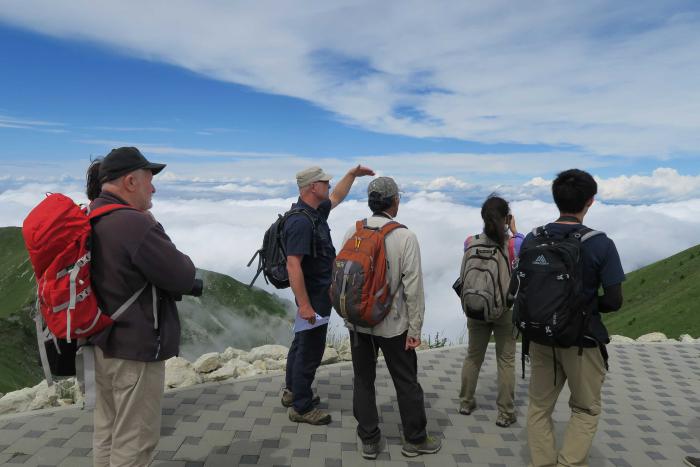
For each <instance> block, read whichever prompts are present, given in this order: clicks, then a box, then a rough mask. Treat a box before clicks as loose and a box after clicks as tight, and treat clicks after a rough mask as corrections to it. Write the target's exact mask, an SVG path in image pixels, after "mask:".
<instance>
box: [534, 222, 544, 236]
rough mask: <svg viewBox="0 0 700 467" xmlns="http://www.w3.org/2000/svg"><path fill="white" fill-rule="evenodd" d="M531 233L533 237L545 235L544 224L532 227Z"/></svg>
mask: <svg viewBox="0 0 700 467" xmlns="http://www.w3.org/2000/svg"><path fill="white" fill-rule="evenodd" d="M532 235H533V236H534V237H542V236H546V235H547V229H546V228H545V226H544V225H541V226H539V227H535V228H534V229H532Z"/></svg>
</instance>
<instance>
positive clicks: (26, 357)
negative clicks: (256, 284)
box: [0, 227, 290, 393]
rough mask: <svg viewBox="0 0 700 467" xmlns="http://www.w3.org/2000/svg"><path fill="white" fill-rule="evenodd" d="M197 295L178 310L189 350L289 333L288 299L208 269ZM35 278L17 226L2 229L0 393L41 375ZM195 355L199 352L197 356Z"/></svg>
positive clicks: (259, 340) (256, 342)
mask: <svg viewBox="0 0 700 467" xmlns="http://www.w3.org/2000/svg"><path fill="white" fill-rule="evenodd" d="M197 274H198V275H199V276H200V277H202V278H203V279H204V281H205V290H204V295H203V296H202V297H201V298H193V297H185V298H184V300H183V301H182V302H181V303H180V304H179V305H178V307H179V308H180V310H181V313H180V318H181V324H182V334H183V339H182V340H183V346H189V348H190V349H191V352H190V355H189V356H190V357H192V355H193V354H192V352H195V351H198V352H202V353H204V352H210V351H213V350H219V351H220V350H223V348H221V349H219V348H218V347H221V346H224V347H225V346H226V345H233V346H236V347H239V348H246V347H247V348H250V347H253V346H255V345H261V344H263V343H272V342H273V341H275V340H278V339H279V336H280V335H281V331H285V333H287V334H288V330H289V319H290V318H289V308H290V304H289V302H287V301H285V300H281V299H280V298H278V297H277V296H275V295H272V294H270V293H267V292H265V291H263V290H260V289H255V288H253V289H249V288H248V287H247V286H245V285H244V284H242V283H240V282H238V281H237V280H235V279H233V278H231V277H229V276H226V275H223V274H218V273H215V272H211V271H206V270H200V271H198V273H197ZM34 301H35V281H34V273H33V271H32V268H31V264H30V263H29V261H28V256H27V252H26V250H25V248H24V241H23V239H22V233H21V230H20V229H19V228H18V227H4V228H0V355H1V356H2V358H0V393H6V392H9V391H12V390H15V389H18V388H22V387H26V386H32V385H34V384H36V383H37V382H39V381H41V379H42V378H43V373H42V370H41V367H40V366H39V364H38V350H37V347H36V333H35V330H34V322H33V321H32V319H31V317H30V314H31V312H32V308H33V306H34ZM195 356H198V354H197V355H195Z"/></svg>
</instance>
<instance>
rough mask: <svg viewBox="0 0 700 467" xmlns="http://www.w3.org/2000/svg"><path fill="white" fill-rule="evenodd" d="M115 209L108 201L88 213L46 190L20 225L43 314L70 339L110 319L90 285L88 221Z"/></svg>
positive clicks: (119, 206) (93, 330) (97, 328)
mask: <svg viewBox="0 0 700 467" xmlns="http://www.w3.org/2000/svg"><path fill="white" fill-rule="evenodd" d="M117 209H134V208H131V207H129V206H125V205H122V204H109V205H106V206H102V207H100V208H97V209H95V210H94V211H92V212H90V213H88V211H87V209H81V207H80V206H78V205H77V204H75V203H74V202H73V200H71V199H70V198H68V197H67V196H64V195H62V194H60V193H56V194H50V195H48V196H47V197H46V199H44V200H43V201H42V202H41V203H39V204H38V205H37V206H36V207H35V208H34V209H32V211H31V212H30V213H29V215H28V216H27V218H26V219H25V220H24V223H23V225H22V235H23V236H24V243H25V245H26V247H27V251H28V252H29V260H30V261H31V263H32V266H33V267H34V275H35V277H36V283H37V302H38V307H39V309H40V311H41V317H42V318H43V319H44V321H45V322H46V325H47V327H48V329H49V331H51V333H52V334H53V335H54V336H55V337H56V338H58V339H65V340H66V341H67V342H71V340H72V339H79V338H85V337H88V336H91V335H93V334H95V333H97V332H99V331H101V330H103V329H104V328H106V327H107V326H109V325H110V324H112V322H113V321H112V318H110V317H109V316H107V315H106V314H104V313H102V311H101V310H100V309H99V308H98V306H97V298H96V297H95V293H94V290H93V289H92V287H91V284H90V232H91V231H92V228H91V225H90V221H91V220H92V219H95V218H97V217H99V216H102V215H104V214H107V213H109V212H112V211H115V210H117Z"/></svg>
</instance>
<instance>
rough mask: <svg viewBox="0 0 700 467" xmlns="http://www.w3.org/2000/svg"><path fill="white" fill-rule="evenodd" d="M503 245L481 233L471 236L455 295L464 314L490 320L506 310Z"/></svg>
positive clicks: (508, 268)
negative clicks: (460, 303) (457, 290)
mask: <svg viewBox="0 0 700 467" xmlns="http://www.w3.org/2000/svg"><path fill="white" fill-rule="evenodd" d="M506 248H507V247H506V246H505V245H503V246H499V245H497V244H496V243H495V242H494V241H492V240H491V239H490V238H488V237H487V236H486V235H484V234H480V235H474V236H473V237H471V239H470V241H469V247H468V248H467V250H466V251H465V252H464V256H463V257H462V267H461V269H460V274H459V277H460V279H459V282H461V290H460V291H459V296H460V299H461V301H462V310H464V313H465V314H466V315H467V317H469V318H473V319H478V320H482V321H488V322H493V321H496V320H497V319H498V318H500V317H501V316H502V315H503V313H504V312H505V311H506V310H507V309H508V306H509V305H508V303H507V293H508V286H509V285H510V273H511V261H510V260H509V259H508V254H507V253H506V251H505V250H506Z"/></svg>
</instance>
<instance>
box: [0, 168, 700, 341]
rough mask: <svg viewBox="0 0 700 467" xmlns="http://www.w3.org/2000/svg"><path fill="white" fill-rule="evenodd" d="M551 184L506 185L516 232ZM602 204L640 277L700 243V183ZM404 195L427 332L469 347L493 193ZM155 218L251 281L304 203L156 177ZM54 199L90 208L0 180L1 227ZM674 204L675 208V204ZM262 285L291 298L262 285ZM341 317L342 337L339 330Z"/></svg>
mask: <svg viewBox="0 0 700 467" xmlns="http://www.w3.org/2000/svg"><path fill="white" fill-rule="evenodd" d="M367 181H368V180H367V179H362V180H359V181H358V183H357V184H356V186H355V187H354V188H353V191H352V192H351V195H350V196H349V197H348V199H347V200H346V201H345V202H343V203H342V204H341V205H339V206H338V207H337V208H336V209H335V210H334V211H332V213H331V216H330V219H329V224H330V227H331V230H332V236H333V241H334V244H335V246H336V249H338V250H339V249H340V248H341V240H342V238H343V236H344V234H345V232H346V231H347V230H348V228H350V227H351V226H352V225H354V222H355V220H357V219H360V218H362V217H366V216H367V215H368V214H369V211H368V209H367V206H366V201H365V197H363V196H362V195H363V192H364V190H365V187H366V183H367ZM549 183H550V182H549V181H546V180H543V179H533V180H531V181H529V182H527V183H524V184H522V185H519V186H515V185H514V186H501V187H498V188H499V192H500V193H501V194H503V195H504V196H506V197H507V198H508V199H510V200H512V201H511V208H512V211H513V213H514V215H515V216H516V219H517V226H518V230H520V231H522V232H528V231H530V230H531V229H532V228H534V227H536V226H538V225H541V224H544V223H546V222H548V221H551V220H553V219H555V218H556V216H557V210H556V207H555V206H554V204H553V203H551V201H550V200H549ZM599 185H600V189H599V191H600V196H599V198H600V200H598V201H597V202H596V203H595V204H594V205H593V207H592V209H591V210H590V213H589V215H588V217H587V218H586V224H588V225H589V226H591V227H593V228H596V229H599V230H603V231H605V232H606V233H607V234H608V236H609V237H610V238H612V239H613V240H614V241H615V244H616V245H617V248H618V250H619V252H620V257H621V259H622V263H623V266H624V269H625V271H627V272H629V271H633V270H635V269H638V268H640V267H643V266H645V265H647V264H650V263H652V262H654V261H657V260H659V259H662V258H665V257H667V256H669V255H672V254H674V253H677V252H679V251H682V250H684V249H686V248H689V247H691V246H693V245H696V244H698V232H699V231H700V195H698V188H699V187H700V182H699V180H698V177H686V176H681V175H678V174H677V173H676V172H675V171H673V170H669V169H658V170H656V171H655V172H653V174H652V175H650V176H647V177H618V178H614V179H607V180H602V179H600V180H599ZM401 186H402V189H403V190H404V195H403V198H402V201H401V206H400V211H399V215H398V217H397V220H398V221H400V222H402V223H404V224H406V225H407V226H408V227H409V228H410V229H411V230H413V231H414V232H415V233H416V235H417V236H418V239H419V241H420V247H421V257H422V262H423V275H424V282H425V299H426V318H425V323H424V334H425V335H426V336H427V335H429V334H430V335H433V336H434V335H435V333H438V332H439V333H440V334H441V335H444V336H446V337H448V338H450V339H452V340H453V341H455V342H458V341H460V340H461V339H463V336H464V333H465V331H464V329H465V320H464V316H463V314H462V312H461V310H460V306H459V302H458V299H457V296H456V295H455V294H454V292H453V291H452V289H451V284H452V283H453V281H454V280H455V278H456V277H457V274H458V270H459V265H460V261H461V257H462V244H463V241H464V238H465V237H466V236H467V235H469V234H473V233H478V232H479V231H480V230H481V225H482V223H481V218H480V214H479V211H480V203H481V201H482V200H483V199H484V197H485V196H487V195H488V194H489V193H490V192H491V190H492V189H493V187H488V186H478V185H475V184H470V183H466V182H464V181H460V180H458V179H455V178H452V177H446V178H438V179H435V180H432V181H428V182H426V181H421V182H411V181H409V180H406V181H403V182H402V183H401ZM156 187H157V188H158V192H157V193H156V194H155V196H154V207H153V213H154V215H155V217H156V218H157V219H158V220H159V221H160V222H161V223H162V224H163V226H164V227H165V229H166V232H167V233H168V235H170V237H171V238H172V239H173V241H174V242H175V243H176V244H177V246H178V248H179V249H181V250H182V251H184V252H186V253H187V254H189V255H190V256H191V257H192V259H193V260H194V262H195V263H196V264H197V266H198V267H201V268H204V269H209V270H213V271H217V272H221V273H225V274H228V275H231V276H233V277H234V278H236V279H238V280H240V281H242V282H247V281H249V280H250V279H251V278H252V276H253V274H254V271H253V269H254V268H248V267H246V264H247V262H248V260H249V259H250V258H251V256H252V255H253V253H254V251H255V250H256V249H257V248H258V247H259V246H260V244H261V241H262V235H263V233H264V231H265V229H266V228H267V227H268V226H269V225H270V224H271V223H272V222H273V221H274V219H275V218H276V217H277V215H278V214H280V213H283V212H284V211H285V210H287V209H288V208H289V206H290V205H291V204H292V203H293V202H294V201H295V200H296V195H295V187H294V185H293V183H289V182H288V181H283V180H277V181H275V180H263V181H254V180H250V179H240V180H235V179H226V180H198V181H196V180H185V179H173V177H170V178H167V177H164V178H160V179H159V178H157V179H156ZM46 192H63V193H66V194H68V195H69V196H71V197H72V198H73V199H75V200H76V201H83V202H84V201H85V196H84V195H83V194H82V186H81V182H80V181H79V180H75V179H67V178H64V179H59V180H55V181H53V182H45V181H44V182H39V181H31V180H26V179H24V180H16V179H4V180H0V225H3V226H5V225H15V226H19V225H21V223H22V220H23V219H24V217H25V216H26V215H27V213H28V212H29V211H30V210H31V208H32V207H33V206H34V205H36V204H37V203H38V202H39V201H40V200H41V199H42V197H43V196H44V193H46ZM667 200H668V201H667ZM256 285H258V286H260V287H262V288H264V289H266V290H269V291H271V292H274V293H277V294H279V295H280V296H282V297H284V298H287V299H291V298H292V296H291V293H290V291H289V290H282V291H277V290H274V289H273V288H272V287H270V286H268V285H266V284H265V283H264V281H263V280H262V279H259V280H258V282H257V283H256ZM338 326H339V323H338V320H337V319H334V328H335V331H334V332H336V333H338V334H341V333H343V332H344V331H342V329H340V328H339V327H338Z"/></svg>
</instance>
